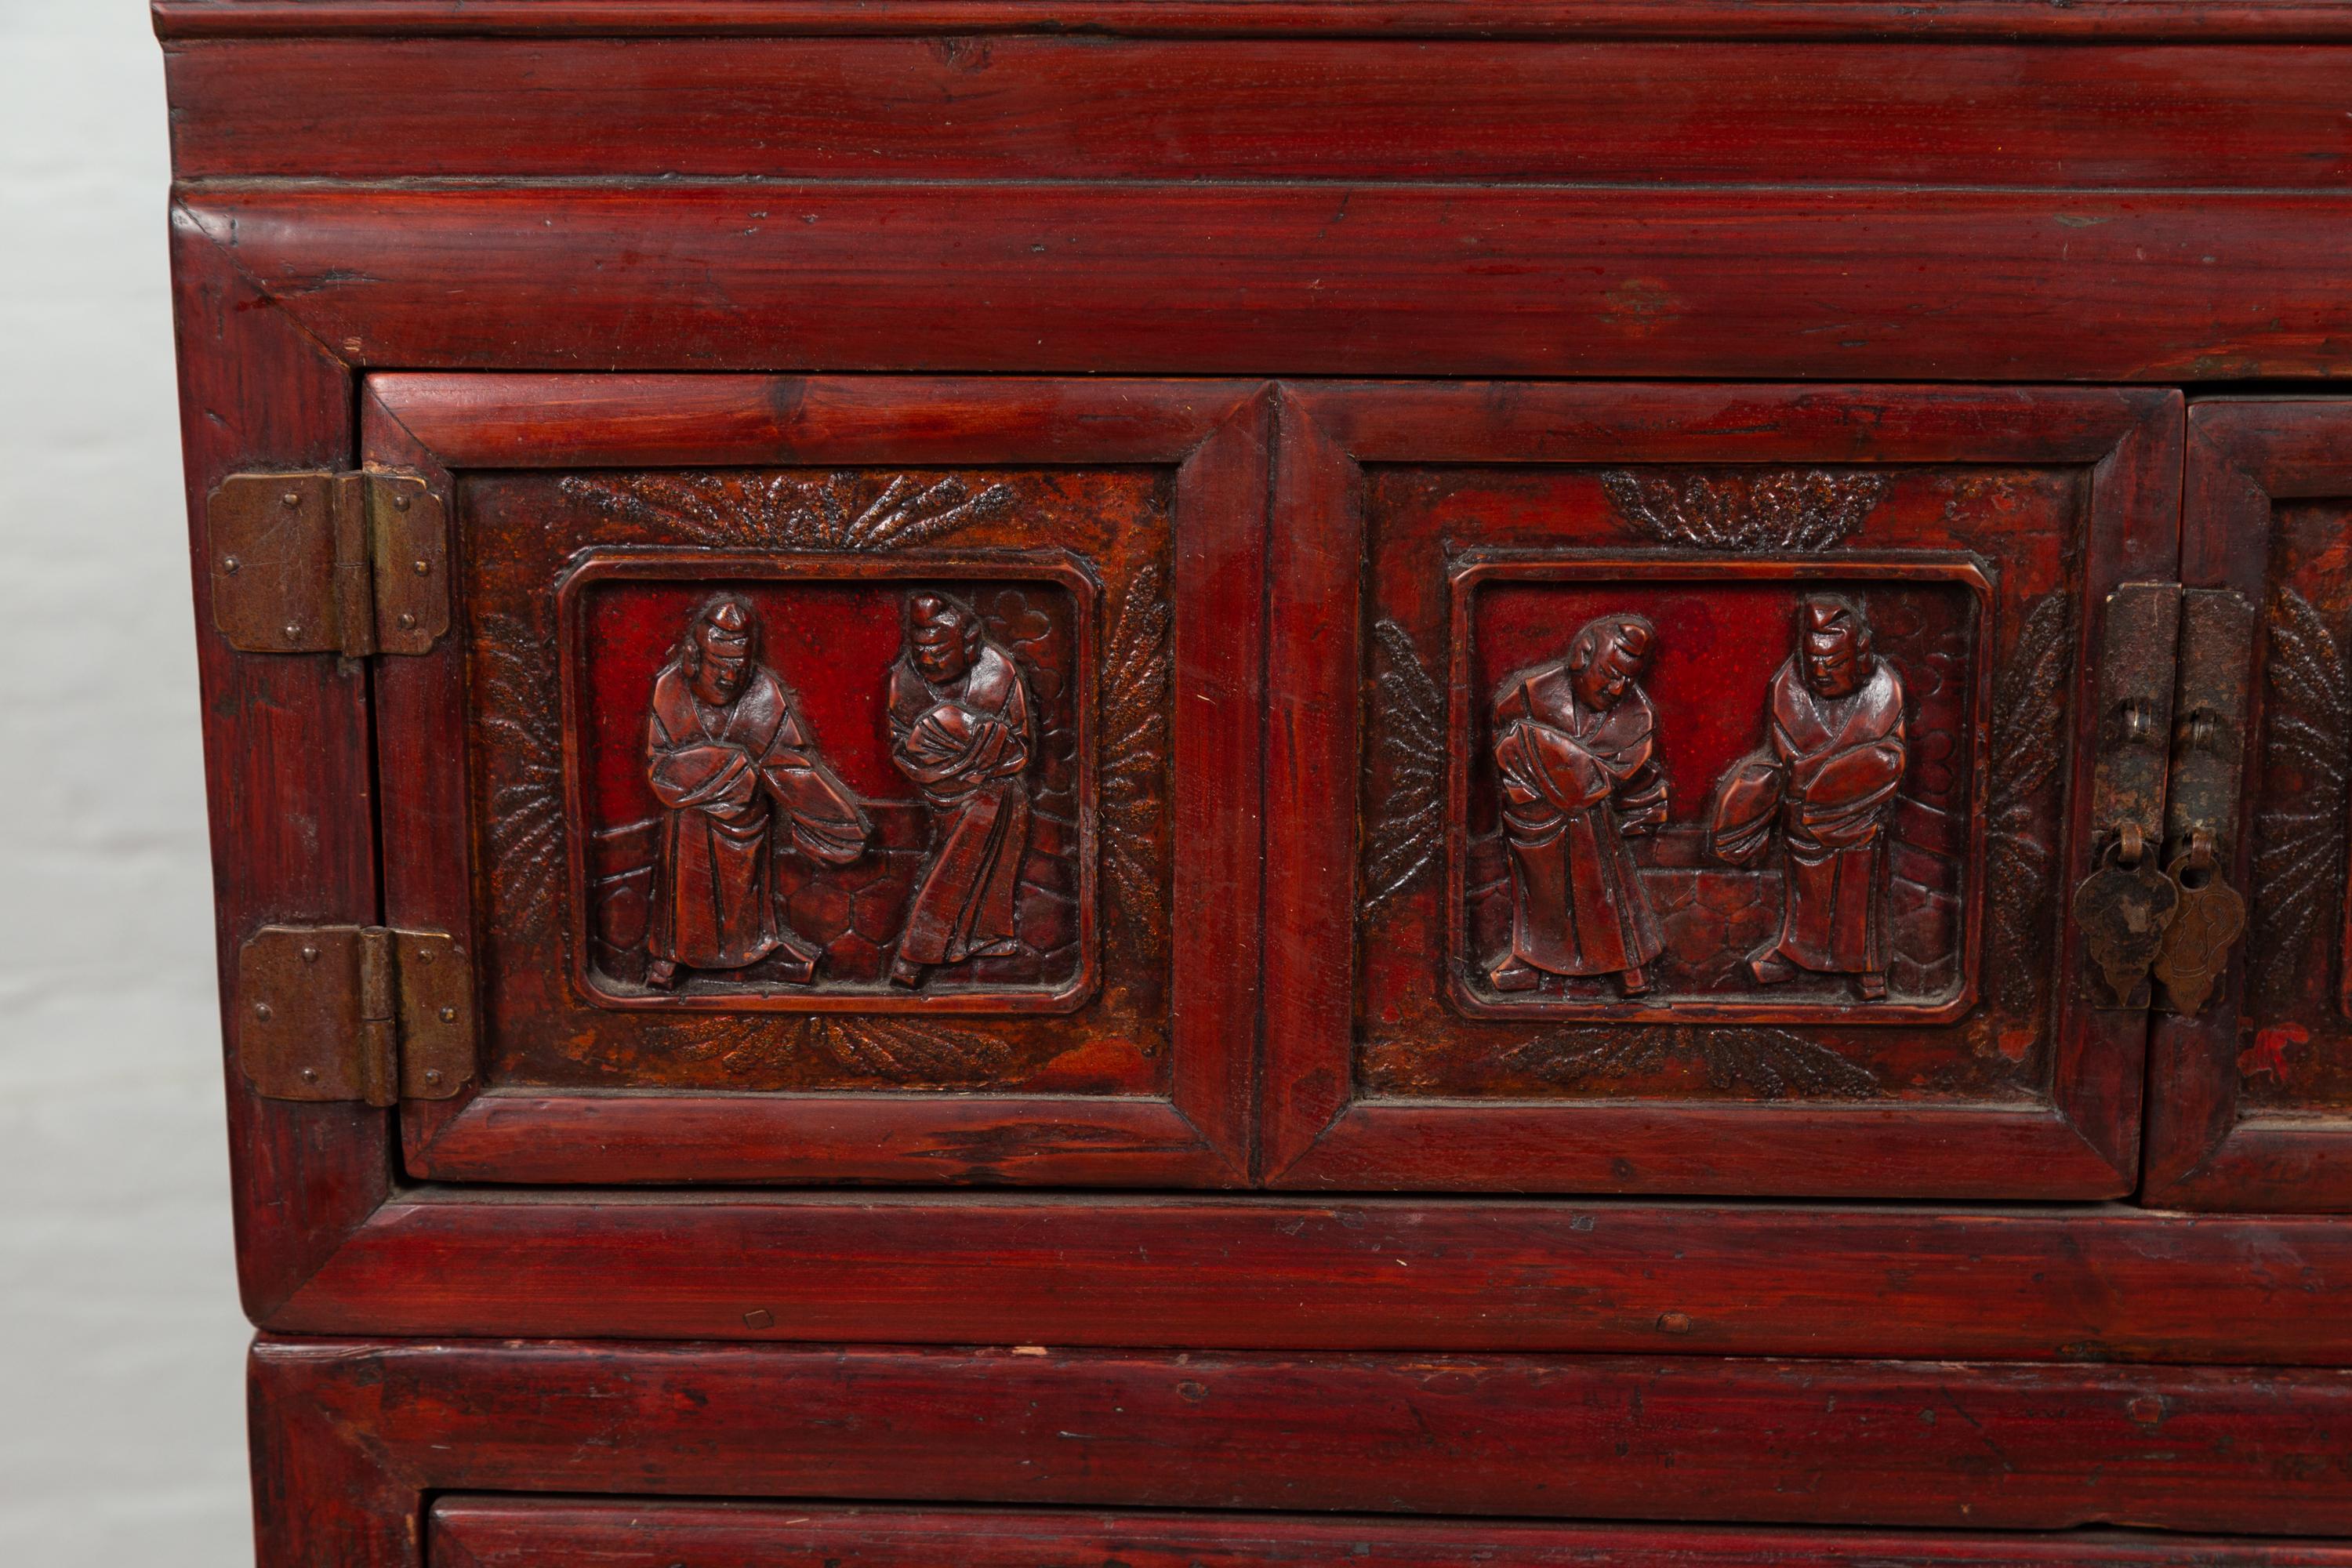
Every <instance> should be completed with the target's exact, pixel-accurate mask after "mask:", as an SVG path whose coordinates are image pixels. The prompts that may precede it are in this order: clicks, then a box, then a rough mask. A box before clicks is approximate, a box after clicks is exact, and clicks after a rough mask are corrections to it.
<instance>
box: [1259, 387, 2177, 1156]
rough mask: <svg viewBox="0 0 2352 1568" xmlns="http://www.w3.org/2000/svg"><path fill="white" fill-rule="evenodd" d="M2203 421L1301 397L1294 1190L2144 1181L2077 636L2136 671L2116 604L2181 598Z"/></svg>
mask: <svg viewBox="0 0 2352 1568" xmlns="http://www.w3.org/2000/svg"><path fill="white" fill-rule="evenodd" d="M2179 422H2180V407H2179V398H2178V396H2177V395H2174V394H2170V393H2165V392H2139V391H2133V392H2109V391H2099V390H2047V391H2042V390H2000V391H1972V390H1967V389H1949V388H1906V387H1873V388H1840V387H1803V388H1776V387H1757V386H1740V387H1706V386H1677V387H1664V386H1605V385H1536V384H1485V385H1475V384H1456V385H1449V386H1408V385H1402V384H1393V385H1382V384H1361V385H1349V386H1328V387H1319V388H1312V389H1298V390H1295V391H1293V392H1291V393H1289V394H1287V395H1286V402H1285V404H1284V405H1283V408H1282V413H1281V419H1280V425H1281V432H1282V433H1281V437H1280V439H1281V460H1280V463H1279V466H1278V472H1277V479H1276V521H1275V531H1274V540H1273V549H1274V561H1273V568H1272V578H1273V582H1274V584H1275V588H1274V594H1275V598H1274V603H1273V616H1274V631H1273V634H1272V643H1271V659H1272V671H1273V673H1272V678H1271V685H1272V690H1271V699H1270V700H1271V701H1272V704H1273V722H1272V724H1271V726H1270V736H1269V756H1268V776H1269V780H1270V794H1269V801H1268V807H1269V825H1270V829H1269V834H1268V841H1269V854H1270V860H1269V867H1268V914H1267V931H1268V935H1269V949H1268V965H1267V973H1266V982H1265V984H1266V1012H1267V1040H1268V1045H1267V1058H1268V1069H1269V1070H1268V1075H1267V1084H1266V1089H1265V1095H1266V1106H1265V1129H1266V1131H1265V1146H1266V1155H1265V1158H1266V1170H1267V1172H1268V1175H1269V1178H1270V1179H1271V1180H1273V1181H1274V1182H1276V1183H1277V1184H1286V1185H1301V1186H1333V1187H1380V1188H1402V1187H1427V1188H1475V1189H1487V1190H1530V1191H1543V1190H1550V1191H1562V1190H1580V1191H1610V1192H1650V1193H1755V1194H1854V1195H1877V1196H1888V1197H1895V1196H1919V1197H1925V1196H1938V1197H1963V1196H1983V1197H1992V1196H2008V1197H2061V1196H2071V1197H2095V1196H2111V1195H2116V1194H2122V1193H2126V1192H2128V1191H2129V1190H2130V1189H2131V1187H2132V1185H2133V1184H2134V1181H2135V1178H2136V1174H2137V1130H2138V1120H2139V1110H2140V1089H2141V1079H2142V1070H2143V1061H2144V1053H2145V1045H2146V1034H2147V1023H2146V1014H2145V1012H2144V1011H2141V1010H2134V1009H2132V1008H2130V1007H2124V1006H2115V1005H2111V1004H2113V1003H2115V1002H2116V1000H2117V998H2116V997H2114V996H2112V995H2110V994H2107V993H2106V992H2105V988H2104V986H2103V985H2102V984H2100V983H2099V982H2098V980H2097V979H2096V977H2095V975H2093V974H2092V973H2089V971H2090V967H2091V966H2090V965H2089V963H2087V961H2086V957H2085V952H2084V948H2085V938H2084V931H2083V929H2082V928H2081V927H2080V926H2078V925H2077V923H2076V922H2074V921H2070V920H2068V919H2066V918H2064V910H2065V909H2066V906H2067V896H2068V892H2069V889H2073V888H2074V886H2075V884H2076V883H2077V882H2078V881H2080V880H2081V879H2084V877H2085V876H2086V875H2087V874H2088V873H2089V872H2090V871H2091V870H2092V869H2093V864H2094V848H2095V845H2094V829H2095V824H2094V823H2093V821H2092V820H2091V818H2092V816H2093V805H2092V801H2093V795H2094V782H2095V781H2094V770H2095V761H2096V757H2097V755H2098V753H2099V745H2098V743H2097V742H2099V740H2100V738H2101V736H2102V729H2101V724H2102V721H2101V720H2100V719H2099V718H2098V717H2097V714H2098V713H2099V711H2100V710H2102V709H2103V707H2104V706H2106V705H2108V699H2107V697H2106V696H2102V697H2101V698H2100V699H2099V700H2096V701H2095V700H2094V696H2093V692H2092V690H2091V686H2090V683H2091V681H2092V679H2093V677H2092V665H2093V662H2094V661H2092V660H2091V659H2089V658H2086V657H2085V650H2086V648H2087V647H2090V646H2091V642H2090V639H2093V638H2095V637H2101V636H2107V637H2110V638H2111V639H2112V638H2113V637H2117V636H2123V638H2124V647H2123V655H2122V656H2118V657H2114V658H2109V659H2108V660H2107V663H2108V665H2110V666H2111V667H2112V668H2115V669H2116V670H2118V671H2127V670H2128V669H2129V668H2130V667H2131V662H2132V661H2131V658H2129V657H2125V656H2128V655H2131V654H2132V653H2133V652H2134V651H2135V649H2134V646H2133V638H2132V637H2129V636H2127V635H2125V634H2128V633H2130V632H2131V631H2132V626H2131V625H2130V624H2129V623H2130V622H2131V620H2132V616H2131V613H2130V612H2129V610H2128V609H2126V611H2125V612H2122V613H2116V612H2112V611H2111V610H2110V606H2109V605H2108V600H2109V596H2110V595H2112V594H2114V593H2115V592H2116V589H2117V588H2118V587H2119V586H2120V585H2122V584H2126V583H2129V582H2133V581H2136V580H2143V579H2145V580H2152V581H2158V582H2168V581H2169V580H2170V579H2171V578H2172V575H2173V573H2174V568H2175V563H2176V556H2175V551H2176V544H2177V535H2176V530H2175V499H2174V498H2175V495H2176V493H2177V492H2176V490H2175V489H2174V487H2175V486H2176V484H2177V482H2178V480H2177V476H2178V471H2179V469H2178V464H2179V442H2180V434H2179V430H2180V423H2179ZM2128 598H2129V595H2126V599H2128ZM2109 622H2113V623H2115V624H2113V625H2108V624H2107V623H2109ZM2158 630H2159V631H2160V630H2161V628H2158ZM2140 640H2142V641H2145V640H2147V639H2146V638H2145V637H2143V638H2141V639H2140ZM2139 651H2147V650H2144V649H2143V650H2139ZM2170 652H2171V648H2170V642H2169V638H2168V635H2166V636H2165V637H2163V647H2162V649H2161V658H2160V659H2157V660H2155V661H2154V662H2153V663H2152V664H2151V666H2150V668H2158V667H2160V669H2161V673H2162V677H2163V680H2164V685H2165V689H2163V690H2162V691H2161V692H2160V693H2158V692H2151V693H2150V694H2149V695H2148V697H2147V698H2146V699H2144V700H2146V701H2150V702H2158V703H2162V702H2166V701H2168V698H2169V674H2168V671H2169V658H2170ZM2150 716H2151V717H2160V715H2155V714H2151V715H2150ZM2160 784H2161V780H2160V775H2159V777H2158V788H2160ZM2102 787H2105V786H2104V785H2102ZM2134 842H2135V847H2136V846H2137V840H2135V841H2134ZM2098 853H2099V854H2100V855H2101V856H2102V857H2103V858H2106V859H2109V860H2112V859H2114V858H2116V850H2115V848H2114V847H2112V846H2110V845H2108V844H2105V843H2104V842H2102V843H2101V844H2100V845H2099V846H2098ZM2131 858H2132V860H2133V861H2134V863H2135V865H2137V864H2140V863H2142V861H2143V859H2144V858H2143V857H2142V856H2139V855H2134V856H2132V857H2131ZM2117 875H2121V873H2117ZM2095 934H2096V933H2095ZM2125 1000H2128V1001H2137V1004H2138V1006H2139V1007H2140V1008H2144V1007H2145V1005H2146V1003H2145V998H2144V997H2140V998H2126V999H2125Z"/></svg>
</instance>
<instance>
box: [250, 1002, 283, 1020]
mask: <svg viewBox="0 0 2352 1568" xmlns="http://www.w3.org/2000/svg"><path fill="white" fill-rule="evenodd" d="M253 1016H255V1017H257V1018H258V1019H260V1020H261V1021H262V1022H263V1023H265V1024H267V1023H268V1022H269V1020H270V1019H272V1018H274V1017H276V1016H277V1015H276V1014H275V1013H272V1012H271V1011H270V1010H269V1004H268V1003H267V1002H256V1003H255V1004H254V1005H253Z"/></svg>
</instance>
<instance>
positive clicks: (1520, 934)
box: [1486, 615, 1666, 996]
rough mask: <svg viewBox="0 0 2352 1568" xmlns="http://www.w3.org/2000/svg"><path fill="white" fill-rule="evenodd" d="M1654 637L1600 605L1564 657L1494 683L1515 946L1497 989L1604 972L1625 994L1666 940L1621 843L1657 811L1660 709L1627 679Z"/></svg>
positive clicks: (1646, 981)
mask: <svg viewBox="0 0 2352 1568" xmlns="http://www.w3.org/2000/svg"><path fill="white" fill-rule="evenodd" d="M1656 642H1657V633H1656V631H1655V630H1654V628H1653V627H1652V626H1651V625H1650V623H1649V622H1648V621H1645V620H1643V618H1642V617H1641V616H1628V615H1614V616H1602V617H1601V618H1600V619H1598V620H1595V621H1592V622H1591V623H1589V624H1588V625H1586V626H1584V627H1583V628H1582V629H1581V630H1580V631H1579V632H1578V633H1577V634H1576V637H1575V639H1574V640H1573V641H1572V642H1570V644H1569V650H1568V657H1567V658H1565V659H1555V660H1553V661H1551V662H1549V663H1546V664H1539V665H1535V666H1532V667H1530V668H1526V669H1522V670H1519V671H1517V672H1516V673H1514V674H1513V675H1512V676H1510V677H1509V678H1508V679H1506V680H1505V681H1504V682H1503V683H1502V685H1501V686H1500V687H1499V688H1498V689H1496V693H1495V700H1494V703H1493V708H1492V711H1491V714H1490V719H1491V721H1492V725H1493V730H1492V732H1493V735H1494V759H1495V770H1496V775H1497V777H1498V780H1499V782H1500V785H1501V790H1502V820H1503V837H1504V838H1505V840H1506V841H1507V844H1508V845H1509V847H1510V856H1511V947H1510V951H1509V952H1507V953H1505V954H1504V955H1503V956H1502V957H1501V958H1499V959H1497V960H1496V962H1495V963H1493V964H1492V965H1490V966H1489V967H1488V969H1487V972H1486V980H1487V984H1489V985H1491V986H1492V987H1493V988H1494V989H1496V991H1500V992H1505V993H1510V992H1525V991H1533V990H1536V989H1537V988H1538V987H1539V986H1540V985H1542V984H1543V983H1544V979H1545V977H1546V976H1547V975H1559V976H1567V977H1578V976H1591V975H1607V974H1613V975H1616V976H1617V977H1618V984H1619V987H1620V988H1621V989H1622V991H1623V993H1624V994H1626V995H1628V996H1638V995H1640V994H1643V993H1644V992H1646V991H1648V990H1649V989H1650V984H1651V982H1650V976H1649V974H1648V973H1647V972H1646V967H1645V966H1646V965H1648V964H1649V963H1651V961H1652V960H1654V959H1655V958H1656V957H1657V956H1658V954H1659V953H1660V952H1663V951H1664V948H1665V941H1664V936H1663V935H1662V934H1661V933H1660V931H1659V927H1658V917H1657V912H1656V911H1655V910H1654V909H1653V908H1652V907H1651V904H1650V898H1649V894H1648V892H1647V891H1646V890H1645V889H1643V886H1642V874H1641V870H1640V868H1639V867H1637V866H1636V865H1635V864H1634V861H1633V851H1632V849H1631V848H1630V847H1629V846H1628V841H1629V840H1630V839H1633V838H1637V837H1643V836H1646V835H1650V834H1654V833H1655V832H1656V831H1657V829H1658V826H1659V825H1660V824H1661V823H1663V822H1664V820H1665V816H1666V780H1665V775H1664V773H1662V772H1661V771H1660V769H1659V767H1658V764H1657V759H1656V757H1655V755H1654V748H1655V746H1656V743H1657V715H1656V713H1655V712H1654V710H1652V709H1651V706H1650V700H1649V698H1648V697H1647V696H1646V695H1645V694H1644V693H1643V690H1642V689H1641V687H1640V686H1639V685H1637V684H1636V681H1637V680H1638V679H1639V678H1640V677H1641V675H1642V674H1643V671H1644V670H1645V669H1647V668H1648V667H1649V662H1650V658H1651V654H1652V651H1653V649H1654V647H1655V645H1656Z"/></svg>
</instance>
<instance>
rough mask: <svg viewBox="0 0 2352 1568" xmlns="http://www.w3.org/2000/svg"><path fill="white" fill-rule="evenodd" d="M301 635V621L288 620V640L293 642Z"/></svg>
mask: <svg viewBox="0 0 2352 1568" xmlns="http://www.w3.org/2000/svg"><path fill="white" fill-rule="evenodd" d="M301 635H302V627H301V625H300V623H299V622H296V621H289V622H287V623H286V640H287V641H289V642H291V641H293V640H294V639H295V638H296V637H300V636H301Z"/></svg>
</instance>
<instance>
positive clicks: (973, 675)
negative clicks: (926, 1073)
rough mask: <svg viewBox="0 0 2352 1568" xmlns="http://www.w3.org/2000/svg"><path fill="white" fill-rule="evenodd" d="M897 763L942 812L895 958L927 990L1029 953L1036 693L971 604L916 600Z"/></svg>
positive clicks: (893, 677)
mask: <svg viewBox="0 0 2352 1568" xmlns="http://www.w3.org/2000/svg"><path fill="white" fill-rule="evenodd" d="M889 715H890V757H891V760H892V761H893V762H895V763H897V764H898V771H899V772H901V773H905V774H906V775H907V777H908V778H909V779H911V780H912V781H913V782H914V784H915V785H916V787H917V788H919V790H921V791H922V795H923V800H924V802H925V804H927V805H929V807H930V810H931V849H930V857H929V859H928V860H926V861H925V862H924V864H923V869H922V875H921V877H920V879H919V880H918V881H917V883H916V886H915V892H914V897H913V899H912V900H910V901H909V903H908V909H907V921H906V924H905V926H904V927H903V928H901V930H900V931H899V933H898V948H897V950H896V952H893V953H892V955H891V959H890V978H891V979H892V980H893V981H895V982H897V983H898V984H901V985H907V986H915V985H919V984H922V981H923V976H924V973H925V972H926V971H927V970H929V969H930V968H931V967H933V966H935V965H938V964H942V963H962V962H963V961H965V960H966V959H972V958H990V957H995V956H999V955H1002V954H1006V953H1012V952H1018V951H1019V949H1020V944H1019V942H1017V941H1016V940H1015V937H1014V934H1013V930H1014V927H1013V905H1014V898H1015V895H1016V894H1017V893H1018V891H1019V889H1020V880H1021V862H1022V859H1023V858H1024V856H1025V855H1026V854H1027V853H1028V849H1029V786H1028V784H1026V783H1025V782H1024V778H1023V774H1024V773H1026V772H1027V771H1028V767H1029V747H1030V733H1029V688H1028V685H1027V683H1026V682H1025V681H1024V679H1023V678H1022V675H1021V669H1020V666H1019V665H1018V664H1017V663H1016V662H1015V661H1014V659H1013V655H1012V653H1011V652H1010V651H1009V650H1007V649H1006V648H1003V647H1000V646H999V645H998V644H997V643H995V642H994V641H993V640H992V639H991V638H990V637H989V636H988V627H987V623H986V622H985V621H983V620H982V618H981V616H980V613H979V612H978V611H977V610H975V609H973V608H972V607H971V605H967V604H965V603H964V602H963V601H962V600H961V599H957V598H954V597H951V596H950V595H946V594H941V593H934V592H930V591H928V590H925V591H919V592H917V593H913V594H909V595H908V596H907V605H906V641H905V646H904V647H903V649H902V650H901V652H900V654H899V656H898V662H897V663H896V664H894V665H893V666H892V667H891V669H890V695H889Z"/></svg>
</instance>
